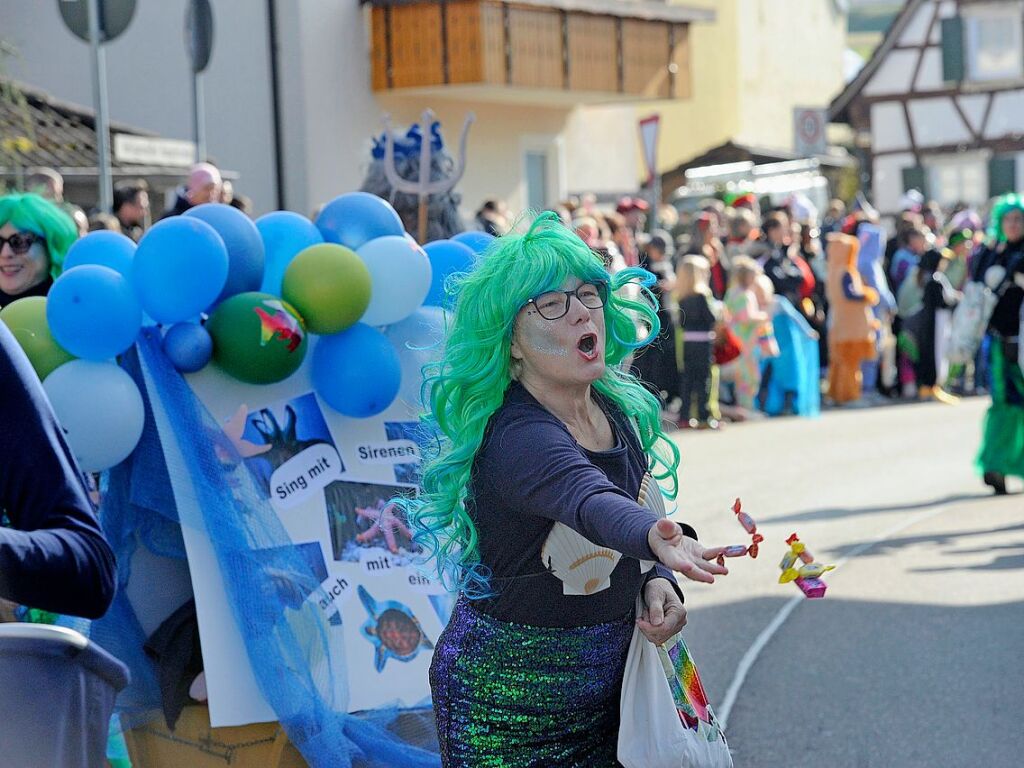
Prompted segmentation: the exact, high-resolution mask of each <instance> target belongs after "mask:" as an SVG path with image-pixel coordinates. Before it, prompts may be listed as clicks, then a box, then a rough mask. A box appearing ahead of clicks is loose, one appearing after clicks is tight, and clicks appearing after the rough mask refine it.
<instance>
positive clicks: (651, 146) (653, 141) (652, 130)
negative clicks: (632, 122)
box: [640, 115, 661, 184]
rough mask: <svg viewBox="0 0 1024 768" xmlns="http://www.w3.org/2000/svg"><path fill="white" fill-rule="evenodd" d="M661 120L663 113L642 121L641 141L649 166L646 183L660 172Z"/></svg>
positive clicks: (645, 163)
mask: <svg viewBox="0 0 1024 768" xmlns="http://www.w3.org/2000/svg"><path fill="white" fill-rule="evenodd" d="M660 122H661V115H651V116H650V117H645V118H643V119H642V120H641V121H640V141H642V142H643V145H644V165H646V166H647V178H646V179H645V180H644V184H650V183H651V182H652V181H654V176H655V175H656V174H657V173H658V161H657V154H658V127H659V124H660Z"/></svg>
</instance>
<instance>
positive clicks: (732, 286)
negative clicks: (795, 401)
mask: <svg viewBox="0 0 1024 768" xmlns="http://www.w3.org/2000/svg"><path fill="white" fill-rule="evenodd" d="M759 274H764V273H763V272H762V270H761V268H760V267H759V266H758V265H757V262H756V261H754V260H753V259H752V258H750V257H749V256H737V257H736V259H735V260H734V261H733V263H732V269H731V271H730V274H729V290H727V291H726V292H725V311H726V313H727V316H728V324H729V328H730V329H731V330H732V331H733V333H735V334H736V336H737V337H738V338H739V340H740V343H741V344H742V347H743V351H742V352H741V353H740V356H739V357H738V358H736V359H735V360H733V361H732V362H731V363H729V364H728V365H725V366H723V368H722V381H723V382H725V383H727V384H731V385H732V387H733V390H734V393H735V402H736V405H738V406H740V407H741V408H743V409H746V410H748V411H752V410H753V409H754V399H755V398H756V397H757V391H758V389H759V387H760V385H761V357H760V353H759V351H758V339H759V337H760V335H761V332H762V329H763V327H764V324H765V323H766V322H768V321H769V317H768V313H767V312H765V311H764V310H762V309H761V307H760V306H759V304H758V301H757V294H756V293H755V292H754V283H755V281H756V280H757V276H758V275H759Z"/></svg>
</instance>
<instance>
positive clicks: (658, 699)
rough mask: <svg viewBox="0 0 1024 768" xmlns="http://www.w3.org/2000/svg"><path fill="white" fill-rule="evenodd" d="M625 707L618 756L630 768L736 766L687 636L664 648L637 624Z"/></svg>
mask: <svg viewBox="0 0 1024 768" xmlns="http://www.w3.org/2000/svg"><path fill="white" fill-rule="evenodd" d="M641 600H642V598H637V610H638V612H639V611H640V610H642V608H643V606H642V603H641ZM619 712H620V723H619V743H618V759H619V762H620V763H622V765H623V766H625V768H732V755H730V754H729V745H728V744H727V743H726V741H725V734H723V733H722V730H721V728H720V727H719V726H718V721H717V720H716V719H715V715H714V713H713V712H712V711H711V707H710V705H708V703H707V698H706V696H705V695H704V689H703V687H702V686H701V684H700V677H699V676H698V675H697V668H696V666H694V664H693V660H692V658H690V655H689V652H688V651H687V649H686V644H685V643H684V642H683V639H682V636H681V635H676V636H675V637H673V638H672V639H671V640H669V641H668V642H666V643H665V644H664V645H663V646H660V647H659V646H656V645H654V644H653V643H652V642H651V641H650V640H648V639H647V638H646V637H644V635H643V634H642V633H641V632H640V630H639V629H638V628H635V627H634V629H633V638H632V640H631V641H630V645H629V655H628V656H627V657H626V672H625V676H624V677H623V680H622V696H621V699H620V703H619Z"/></svg>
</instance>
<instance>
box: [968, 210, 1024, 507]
mask: <svg viewBox="0 0 1024 768" xmlns="http://www.w3.org/2000/svg"><path fill="white" fill-rule="evenodd" d="M990 234H992V235H993V238H992V244H991V245H990V246H988V247H986V248H984V249H983V250H982V251H981V253H979V254H978V256H977V258H976V260H975V267H974V270H973V275H972V279H974V280H980V281H984V282H985V283H986V284H987V285H988V286H989V287H991V288H992V289H993V290H994V291H995V293H996V294H997V295H998V296H999V300H998V302H997V303H996V306H995V309H994V310H993V311H992V317H991V318H990V319H989V324H988V333H989V335H990V337H991V344H990V346H989V355H990V366H991V375H992V386H991V391H992V405H991V407H990V408H989V409H988V411H987V412H986V414H985V421H984V425H983V435H982V442H981V450H980V451H979V452H978V458H977V460H976V465H977V468H978V470H979V471H980V472H981V474H982V477H983V478H984V480H985V484H986V485H989V486H991V487H992V488H993V490H994V491H995V492H996V493H997V494H999V495H1002V494H1005V493H1006V476H1007V475H1014V476H1016V477H1022V478H1024V375H1022V371H1021V366H1020V364H1019V357H1018V354H1019V353H1018V350H1019V348H1020V346H1019V345H1020V335H1019V334H1020V324H1021V303H1022V301H1024V196H1021V195H1018V194H1009V195H1005V196H1003V197H1002V198H1000V200H999V201H998V202H997V203H996V205H995V207H994V208H993V210H992V223H991V227H990Z"/></svg>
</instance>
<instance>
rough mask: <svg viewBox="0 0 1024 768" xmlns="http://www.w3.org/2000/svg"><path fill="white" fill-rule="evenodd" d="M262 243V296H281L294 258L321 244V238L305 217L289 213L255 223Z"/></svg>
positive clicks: (314, 226) (322, 239) (268, 217)
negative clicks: (282, 283)
mask: <svg viewBox="0 0 1024 768" xmlns="http://www.w3.org/2000/svg"><path fill="white" fill-rule="evenodd" d="M256 229H257V230H259V233H260V237H261V238H262V240H263V250H264V253H265V254H266V261H265V264H264V267H263V284H262V285H261V286H260V291H261V292H262V293H271V294H273V295H274V296H280V295H281V281H282V280H283V279H284V271H285V270H286V269H287V268H288V265H289V264H290V263H291V260H292V259H293V258H295V255H296V254H297V253H298V252H299V251H302V250H304V249H306V248H308V247H309V246H311V245H316V244H317V243H322V242H323V241H324V236H323V235H321V234H320V230H319V229H317V228H316V225H315V224H314V223H313V222H312V221H310V220H309V219H307V218H306V217H305V216H300V215H299V214H297V213H292V212H291V211H274V212H273V213H268V214H266V215H264V216H260V217H259V218H258V219H256Z"/></svg>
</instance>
